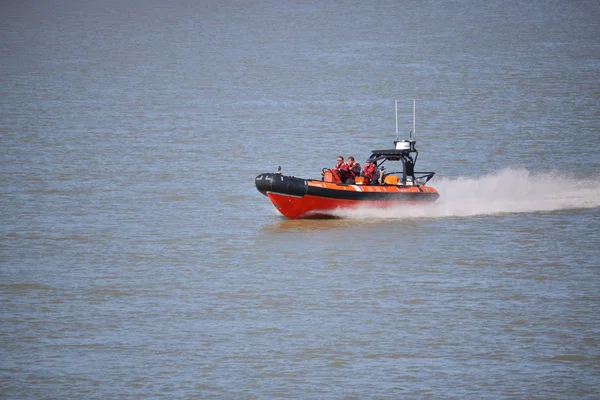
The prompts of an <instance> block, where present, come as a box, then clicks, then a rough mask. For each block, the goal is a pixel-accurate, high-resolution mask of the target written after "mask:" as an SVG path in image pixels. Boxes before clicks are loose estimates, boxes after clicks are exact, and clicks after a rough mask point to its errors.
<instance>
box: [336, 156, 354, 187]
mask: <svg viewBox="0 0 600 400" xmlns="http://www.w3.org/2000/svg"><path fill="white" fill-rule="evenodd" d="M332 170H333V171H335V172H336V173H337V174H338V176H339V177H340V180H341V181H342V182H346V180H347V179H348V178H350V170H349V169H348V164H346V163H345V162H344V157H342V156H338V158H337V163H336V164H335V165H334V166H333V168H332Z"/></svg>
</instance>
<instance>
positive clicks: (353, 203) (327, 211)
mask: <svg viewBox="0 0 600 400" xmlns="http://www.w3.org/2000/svg"><path fill="white" fill-rule="evenodd" d="M267 197H269V199H270V200H271V202H272V203H273V205H274V206H275V208H277V210H278V211H279V212H280V213H281V214H283V215H284V216H285V217H287V218H290V219H298V218H323V217H328V216H332V213H331V212H332V211H334V210H337V209H353V208H357V207H359V206H360V207H372V208H387V207H392V206H397V205H399V204H420V203H426V202H430V201H431V200H428V201H402V202H397V201H377V200H344V199H331V198H325V197H319V196H311V195H304V196H302V197H298V196H293V195H287V194H281V193H272V192H268V193H267Z"/></svg>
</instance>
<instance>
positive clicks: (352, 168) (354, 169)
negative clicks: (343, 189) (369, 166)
mask: <svg viewBox="0 0 600 400" xmlns="http://www.w3.org/2000/svg"><path fill="white" fill-rule="evenodd" d="M348 171H349V172H350V179H351V180H352V182H350V183H354V179H355V178H356V177H357V176H360V164H359V163H357V162H356V161H355V160H354V157H352V156H350V157H348Z"/></svg>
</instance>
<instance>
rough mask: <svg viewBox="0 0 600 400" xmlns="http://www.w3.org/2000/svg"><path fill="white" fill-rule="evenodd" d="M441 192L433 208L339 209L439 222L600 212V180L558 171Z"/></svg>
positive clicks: (470, 181) (494, 178)
mask: <svg viewBox="0 0 600 400" xmlns="http://www.w3.org/2000/svg"><path fill="white" fill-rule="evenodd" d="M430 183H431V186H433V187H435V188H436V189H437V190H438V192H439V193H440V198H439V199H438V200H437V201H436V202H435V203H431V204H423V205H403V206H395V207H390V208H386V209H380V208H378V209H375V208H365V207H360V208H358V209H355V210H337V211H335V213H334V214H335V215H336V216H339V217H343V218H352V219H365V218H439V217H454V216H461V217H462V216H475V215H489V214H498V213H520V212H537V211H554V210H566V209H572V208H595V207H600V177H596V178H595V179H577V178H575V177H572V176H568V175H565V174H559V173H557V172H548V173H535V174H534V173H530V172H529V171H527V170H526V169H504V170H501V171H499V172H497V173H492V174H489V175H485V176H483V177H480V178H462V177H459V178H456V179H448V178H441V179H438V180H435V181H432V182H430Z"/></svg>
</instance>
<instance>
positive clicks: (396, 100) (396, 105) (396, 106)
mask: <svg viewBox="0 0 600 400" xmlns="http://www.w3.org/2000/svg"><path fill="white" fill-rule="evenodd" d="M394 101H395V108H396V136H398V99H395V100H394Z"/></svg>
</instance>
